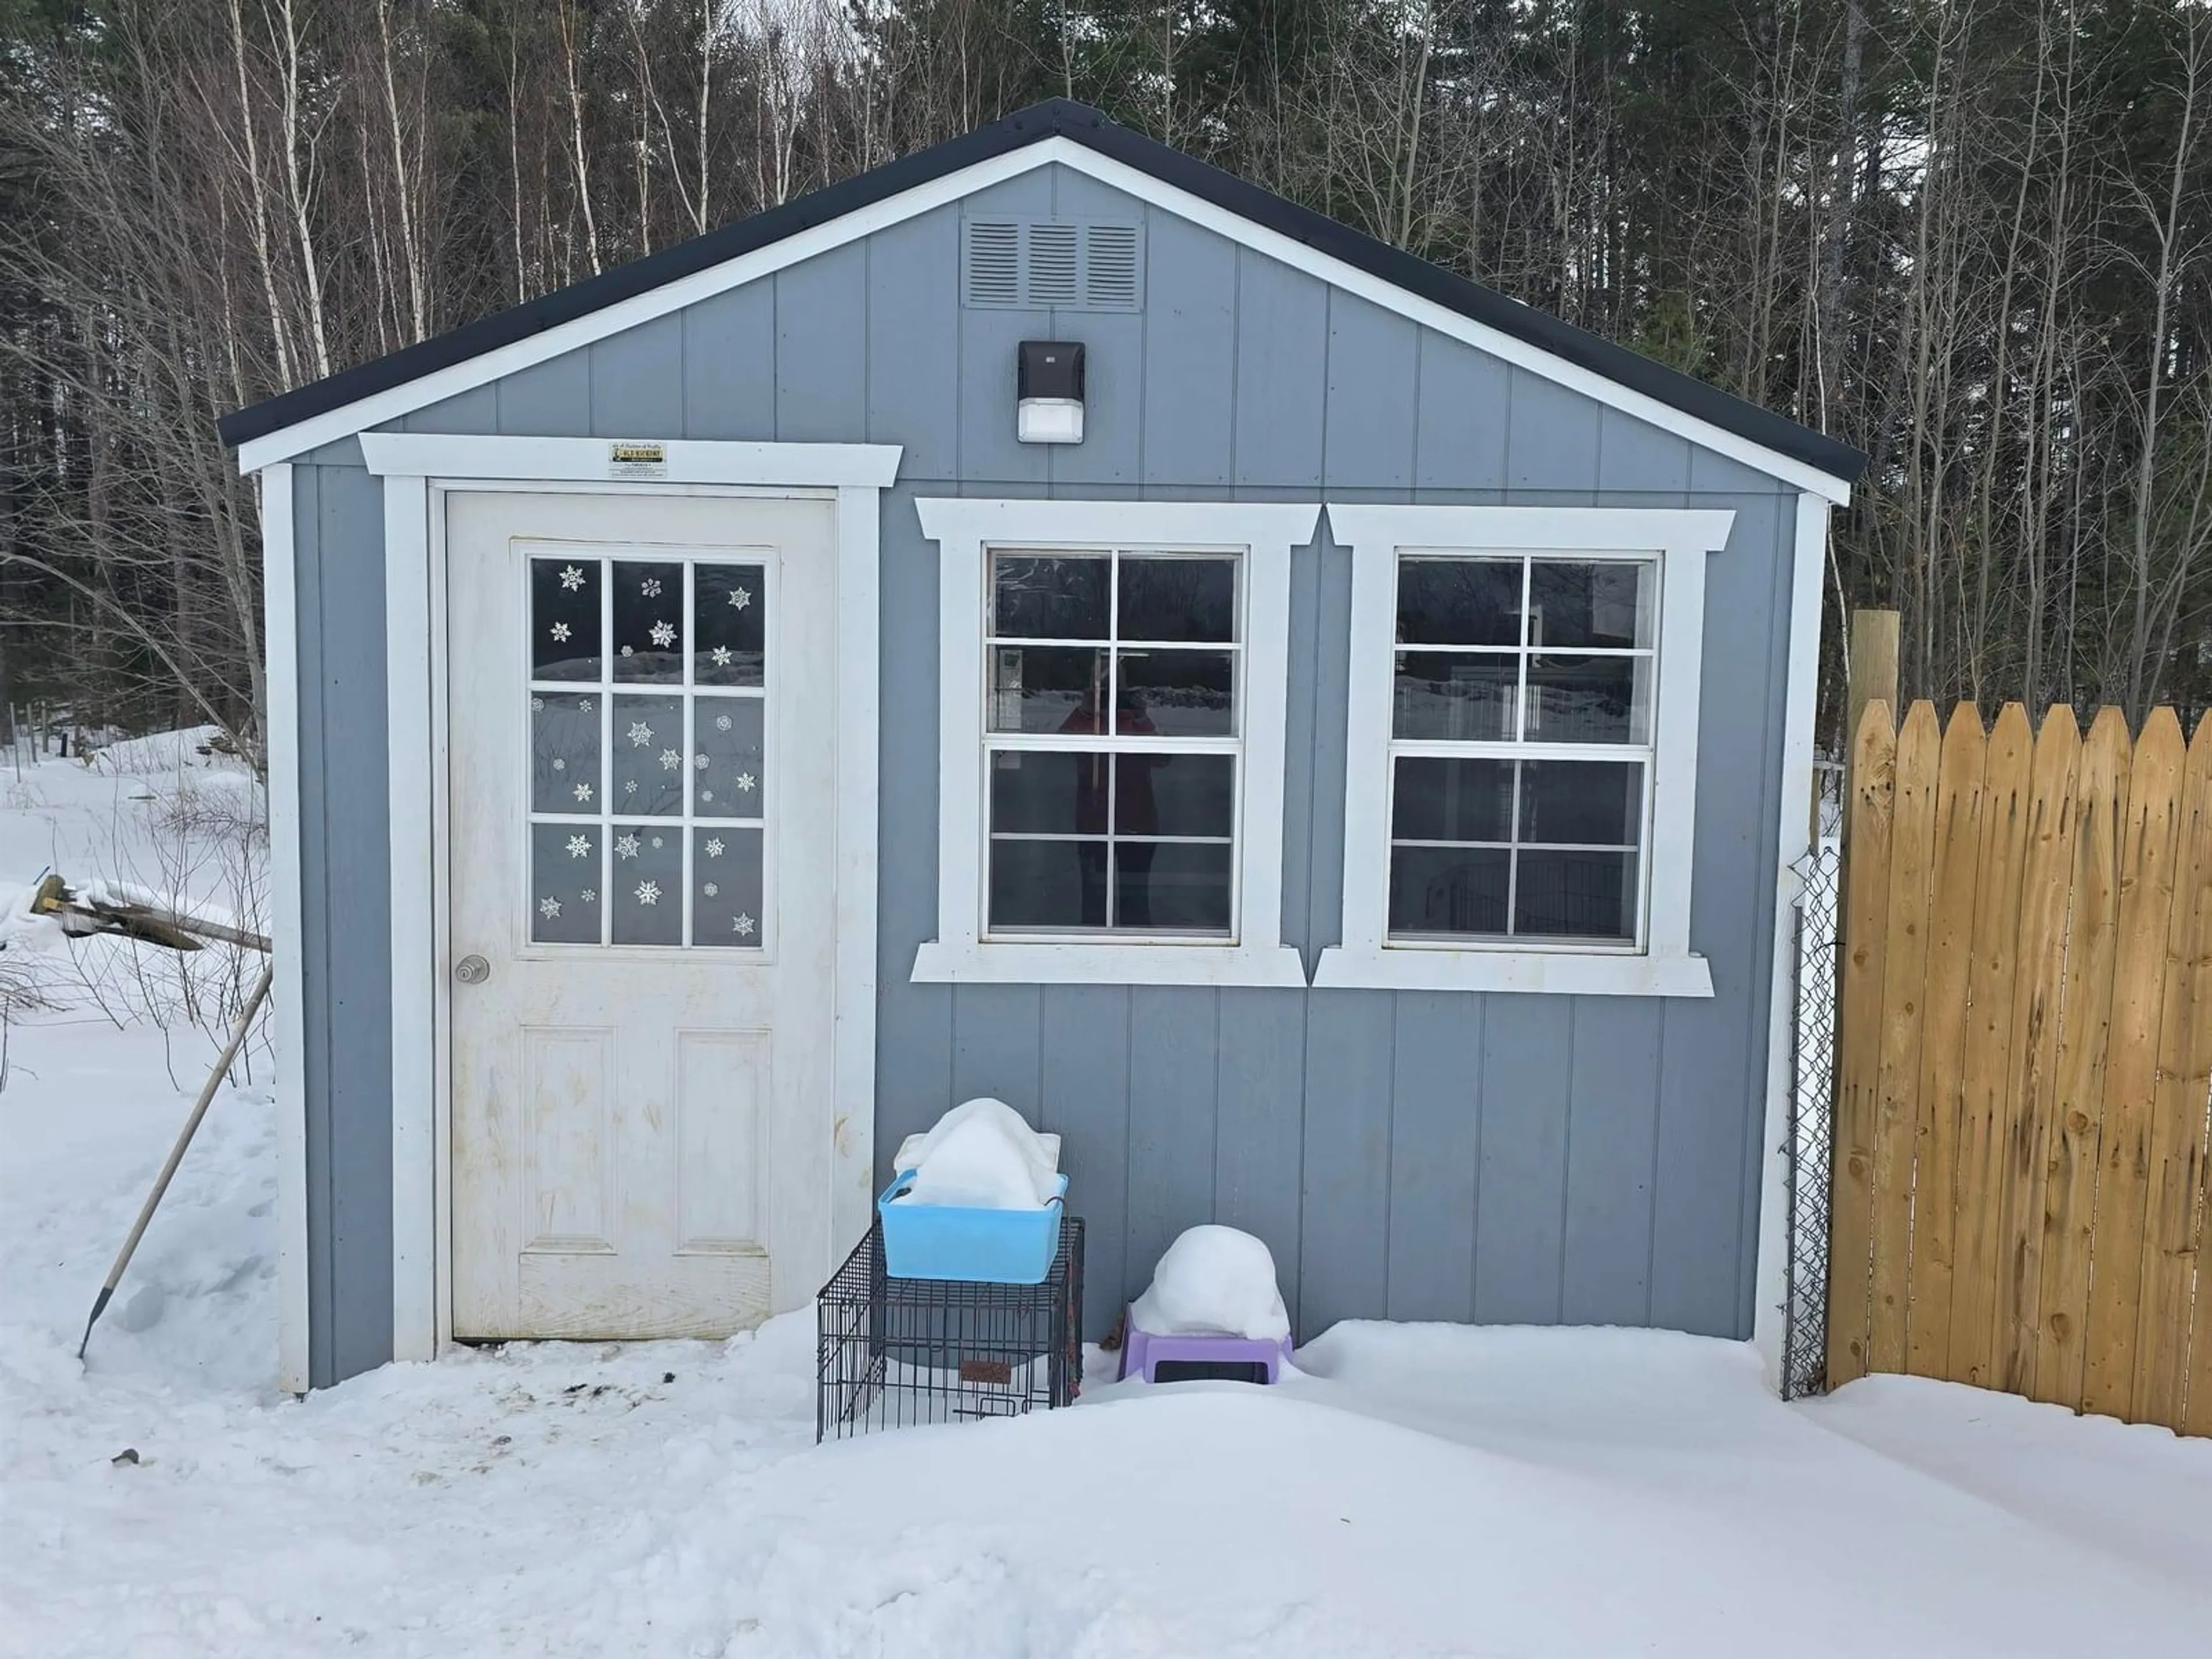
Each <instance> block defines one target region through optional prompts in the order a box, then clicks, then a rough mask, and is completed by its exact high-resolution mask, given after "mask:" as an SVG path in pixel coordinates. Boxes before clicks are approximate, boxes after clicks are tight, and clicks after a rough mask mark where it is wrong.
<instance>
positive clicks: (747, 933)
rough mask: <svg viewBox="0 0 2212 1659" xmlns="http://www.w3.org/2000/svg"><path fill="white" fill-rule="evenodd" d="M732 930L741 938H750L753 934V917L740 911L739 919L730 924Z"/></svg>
mask: <svg viewBox="0 0 2212 1659" xmlns="http://www.w3.org/2000/svg"><path fill="white" fill-rule="evenodd" d="M730 931H731V932H732V933H735V934H736V935H737V936H738V938H739V939H750V938H751V937H752V936H753V919H752V918H751V917H750V916H749V915H744V913H743V912H740V913H739V914H738V918H737V920H736V921H732V923H731V924H730Z"/></svg>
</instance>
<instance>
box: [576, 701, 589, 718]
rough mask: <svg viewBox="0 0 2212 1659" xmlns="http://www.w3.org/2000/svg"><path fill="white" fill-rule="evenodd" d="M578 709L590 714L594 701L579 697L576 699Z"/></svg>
mask: <svg viewBox="0 0 2212 1659" xmlns="http://www.w3.org/2000/svg"><path fill="white" fill-rule="evenodd" d="M576 707H577V708H580V709H582V710H583V711H584V712H585V713H586V714H590V713H591V712H592V700H591V699H590V698H589V697H579V698H577V699H576Z"/></svg>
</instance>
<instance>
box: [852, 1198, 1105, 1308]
mask: <svg viewBox="0 0 2212 1659" xmlns="http://www.w3.org/2000/svg"><path fill="white" fill-rule="evenodd" d="M1059 1179H1060V1189H1059V1191H1058V1192H1057V1193H1056V1194H1054V1196H1053V1200H1052V1201H1051V1202H1050V1203H1048V1204H1047V1205H1046V1206H1044V1207H1043V1208H1042V1209H1041V1210H970V1209H965V1208H962V1207H959V1206H954V1205H949V1204H894V1203H892V1202H891V1200H892V1199H894V1198H896V1197H897V1196H898V1194H901V1193H902V1192H904V1191H905V1190H906V1188H907V1187H908V1183H910V1182H912V1181H913V1180H914V1171H913V1170H903V1171H902V1172H901V1173H900V1175H899V1176H898V1178H897V1179H896V1180H895V1181H893V1182H891V1184H890V1186H888V1187H886V1188H884V1191H883V1196H882V1197H880V1198H878V1199H877V1200H876V1213H877V1214H878V1216H880V1217H881V1218H883V1224H884V1272H885V1273H889V1274H890V1276H891V1277H892V1278H893V1279H959V1280H962V1281H963V1282H965V1283H968V1284H975V1285H1042V1284H1043V1283H1044V1279H1045V1275H1046V1274H1047V1273H1050V1272H1051V1271H1052V1258H1053V1255H1054V1252H1055V1251H1057V1250H1058V1249H1059V1248H1060V1211H1061V1210H1062V1209H1063V1208H1064V1207H1065V1200H1066V1195H1067V1177H1066V1176H1064V1175H1063V1176H1060V1178H1059Z"/></svg>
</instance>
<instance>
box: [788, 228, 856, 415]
mask: <svg viewBox="0 0 2212 1659" xmlns="http://www.w3.org/2000/svg"><path fill="white" fill-rule="evenodd" d="M867 309H868V245H867V244H866V242H848V243H847V244H846V245H845V246H843V247H841V248H839V249H837V250H836V252H830V253H823V254H820V255H817V257H816V258H811V259H809V260H807V261H806V262H805V264H798V265H793V267H792V268H791V269H790V270H781V271H778V272H777V273H776V274H775V435H776V439H777V441H779V442H781V443H793V444H806V443H817V444H818V443H850V442H852V441H853V439H854V435H856V434H859V433H863V432H866V430H867V429H868V331H867V329H866V326H865V325H863V324H862V322H861V319H863V318H865V317H866V315H867Z"/></svg>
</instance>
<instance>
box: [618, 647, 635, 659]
mask: <svg viewBox="0 0 2212 1659" xmlns="http://www.w3.org/2000/svg"><path fill="white" fill-rule="evenodd" d="M622 653H623V655H624V656H625V657H635V655H636V654H637V653H636V651H635V650H634V649H633V648H632V647H629V646H627V645H626V646H624V647H623V648H622Z"/></svg>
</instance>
